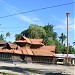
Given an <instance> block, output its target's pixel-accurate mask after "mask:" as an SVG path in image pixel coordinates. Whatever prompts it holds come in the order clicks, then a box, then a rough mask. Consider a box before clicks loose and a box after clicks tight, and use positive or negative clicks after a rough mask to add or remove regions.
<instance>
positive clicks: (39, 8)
mask: <svg viewBox="0 0 75 75" xmlns="http://www.w3.org/2000/svg"><path fill="white" fill-rule="evenodd" d="M74 3H75V2H70V3H66V4H60V5H55V6H50V7H45V8H39V9H34V10H29V11H25V12H21V13H17V14H11V15H6V16H2V17H0V18H5V17H10V16H15V15H19V14H24V13H29V12H34V11H40V10H45V9H49V8H54V7H60V6H65V5H70V4H74Z"/></svg>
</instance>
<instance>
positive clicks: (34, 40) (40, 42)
mask: <svg viewBox="0 0 75 75" xmlns="http://www.w3.org/2000/svg"><path fill="white" fill-rule="evenodd" d="M30 40H31V44H37V45H38V44H40V45H44V44H43V43H42V42H43V39H30Z"/></svg>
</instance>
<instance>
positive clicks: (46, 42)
mask: <svg viewBox="0 0 75 75" xmlns="http://www.w3.org/2000/svg"><path fill="white" fill-rule="evenodd" d="M44 44H45V45H55V42H54V40H53V39H52V38H51V37H48V38H45V39H44Z"/></svg>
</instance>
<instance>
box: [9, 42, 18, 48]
mask: <svg viewBox="0 0 75 75" xmlns="http://www.w3.org/2000/svg"><path fill="white" fill-rule="evenodd" d="M8 44H9V46H10V47H11V48H13V49H14V48H15V49H16V48H17V47H18V46H17V45H15V44H12V43H8Z"/></svg>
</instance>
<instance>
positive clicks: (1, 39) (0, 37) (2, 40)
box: [0, 34, 5, 42]
mask: <svg viewBox="0 0 75 75" xmlns="http://www.w3.org/2000/svg"><path fill="white" fill-rule="evenodd" d="M4 41H5V40H4V35H3V34H1V35H0V42H4Z"/></svg>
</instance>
